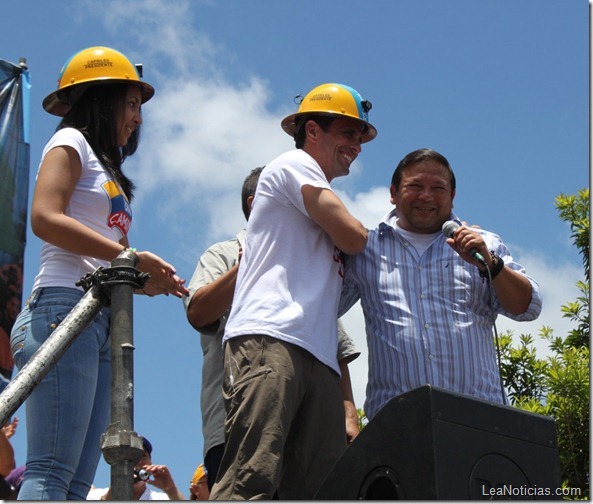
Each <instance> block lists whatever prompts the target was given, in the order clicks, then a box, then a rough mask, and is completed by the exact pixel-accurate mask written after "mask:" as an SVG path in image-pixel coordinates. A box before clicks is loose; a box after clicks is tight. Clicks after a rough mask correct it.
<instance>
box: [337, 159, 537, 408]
mask: <svg viewBox="0 0 593 504" xmlns="http://www.w3.org/2000/svg"><path fill="white" fill-rule="evenodd" d="M455 191H456V183H455V175H454V173H453V170H452V169H451V167H450V165H449V162H448V161H447V159H446V158H445V157H444V156H443V155H441V154H439V153H438V152H436V151H434V150H431V149H419V150H416V151H414V152H411V153H409V154H408V155H407V156H405V157H404V158H403V159H402V160H401V161H400V163H399V164H398V166H397V168H396V169H395V172H394V174H393V178H392V180H391V189H390V192H391V203H392V204H394V205H395V208H394V209H393V210H392V211H391V212H390V213H389V214H388V215H387V216H386V217H385V218H384V219H383V220H382V221H381V222H380V223H379V225H378V227H377V228H376V229H374V230H372V231H369V239H368V244H367V247H366V248H365V250H364V252H363V253H362V254H358V255H355V256H349V257H347V258H346V268H345V276H344V283H343V288H342V298H341V301H340V308H339V313H340V314H343V313H345V312H346V311H347V310H348V309H349V308H350V307H351V306H352V305H354V303H356V302H357V301H358V300H359V299H360V301H361V305H362V310H363V313H364V317H365V324H366V332H367V342H368V348H369V364H368V367H369V379H368V383H367V389H366V402H365V405H364V409H365V412H366V415H367V417H368V418H369V419H372V418H373V417H374V416H375V415H376V414H377V412H378V411H379V410H380V409H381V408H382V407H383V406H384V405H385V404H386V403H387V402H388V401H389V400H390V399H392V398H393V397H395V396H398V395H400V394H402V393H404V392H407V391H409V390H412V389H415V388H417V387H420V386H423V385H425V384H430V385H433V386H435V387H439V388H442V389H446V390H450V391H453V392H456V393H460V394H465V395H469V396H474V397H477V398H481V399H485V400H489V401H494V402H499V403H500V402H504V392H503V391H502V385H501V381H500V374H499V370H498V368H497V361H496V352H495V347H494V343H493V324H494V321H495V319H496V316H497V315H505V316H507V317H510V318H512V319H513V320H518V321H529V320H534V319H536V318H537V317H538V316H539V314H540V312H541V302H542V301H541V296H540V292H539V286H538V284H537V283H536V282H535V281H534V280H533V279H532V278H530V277H529V276H527V275H526V274H525V269H524V268H523V267H522V266H521V265H520V264H517V263H516V262H515V261H514V260H513V258H512V256H511V253H510V252H509V250H508V248H507V247H506V246H505V244H504V243H503V242H502V241H501V239H500V238H499V237H498V236H497V235H495V234H493V233H491V232H489V231H485V230H482V229H475V228H470V227H467V226H465V225H463V224H462V223H461V221H460V220H459V219H458V217H457V216H456V215H455V214H454V213H453V211H452V209H453V199H454V198H455ZM448 221H452V222H448ZM446 222H447V224H448V225H447V226H446V228H447V235H448V234H450V235H451V236H450V237H448V236H446V235H445V233H444V232H443V225H444V224H445V223H446ZM477 254H479V255H477Z"/></svg>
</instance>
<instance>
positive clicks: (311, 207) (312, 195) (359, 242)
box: [301, 185, 368, 254]
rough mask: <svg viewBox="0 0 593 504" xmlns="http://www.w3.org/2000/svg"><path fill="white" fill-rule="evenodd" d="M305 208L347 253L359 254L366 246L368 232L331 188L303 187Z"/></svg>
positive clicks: (336, 244)
mask: <svg viewBox="0 0 593 504" xmlns="http://www.w3.org/2000/svg"><path fill="white" fill-rule="evenodd" d="M301 192H302V195H303V201H304V203H305V208H306V209H307V212H308V213H309V216H310V217H311V219H313V220H314V221H315V222H316V223H317V224H318V225H319V227H321V229H323V230H324V231H325V232H326V233H327V234H328V235H329V236H330V238H331V239H332V241H333V243H334V245H335V246H336V247H338V248H339V249H340V250H341V251H342V252H345V253H346V254H359V253H360V252H362V251H363V250H364V248H365V246H366V243H367V238H368V232H367V229H366V228H365V227H364V226H363V224H362V223H361V222H360V221H359V220H358V219H356V218H355V217H354V216H353V215H352V214H351V213H350V212H349V211H348V210H347V209H346V207H345V206H344V203H342V200H340V198H338V196H337V195H336V194H335V193H334V192H333V191H331V190H329V189H325V188H320V187H314V186H310V185H305V186H303V187H302V189H301Z"/></svg>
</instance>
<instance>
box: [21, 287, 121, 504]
mask: <svg viewBox="0 0 593 504" xmlns="http://www.w3.org/2000/svg"><path fill="white" fill-rule="evenodd" d="M83 295H84V293H83V292H82V291H80V290H78V289H74V288H68V287H45V288H41V289H37V290H35V292H33V294H31V297H30V298H29V299H28V301H27V304H26V306H25V307H24V308H23V310H22V311H21V313H20V314H19V315H18V317H17V319H16V322H15V324H14V327H13V330H12V334H11V338H10V344H11V349H12V353H13V356H14V360H15V364H16V366H17V367H18V368H19V369H21V368H22V367H23V365H24V364H25V363H26V362H27V361H28V360H29V359H30V358H31V356H32V355H33V354H34V353H35V351H36V350H37V349H38V348H39V347H40V346H41V344H42V343H43V342H44V341H45V340H46V339H47V338H48V336H49V335H50V334H51V332H52V331H53V330H54V329H55V328H56V327H57V325H58V324H59V323H60V322H61V321H62V320H63V319H64V318H65V317H66V316H67V315H68V313H69V312H70V311H71V310H72V308H74V306H75V305H76V304H77V303H78V302H79V301H80V299H81V298H82V296H83ZM110 317H111V310H110V309H109V308H103V309H102V310H101V311H100V312H99V314H97V316H96V317H95V318H94V319H93V321H92V322H91V323H90V324H89V325H88V326H87V327H86V328H85V329H84V331H83V332H82V333H81V334H80V335H79V336H78V337H77V338H76V339H75V340H74V342H73V343H72V345H71V346H70V348H68V350H66V352H65V353H64V355H63V356H62V357H61V358H60V359H59V360H58V362H57V363H56V364H55V365H54V367H53V368H52V369H51V371H50V372H49V373H48V374H47V376H46V377H45V378H44V379H43V380H42V381H41V383H39V384H38V385H37V386H36V387H35V388H34V389H33V392H32V393H31V395H30V396H29V397H28V399H27V400H26V417H27V462H26V466H27V469H26V471H25V476H24V481H23V485H22V487H21V490H20V492H19V497H18V498H19V500H67V499H71V500H72V499H74V500H85V499H86V496H87V494H88V491H89V488H90V485H91V484H92V482H93V478H94V477H95V471H96V470H97V465H98V463H99V458H100V456H101V441H100V439H101V434H102V433H103V432H104V431H105V430H106V428H107V423H108V421H109V410H110V369H111V348H110V343H111V340H110V336H109V334H110V332H109V325H110Z"/></svg>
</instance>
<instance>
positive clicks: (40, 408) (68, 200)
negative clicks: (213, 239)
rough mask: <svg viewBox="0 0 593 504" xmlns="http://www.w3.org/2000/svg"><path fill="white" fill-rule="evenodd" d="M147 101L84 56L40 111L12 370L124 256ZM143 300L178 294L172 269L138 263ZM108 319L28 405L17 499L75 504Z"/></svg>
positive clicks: (105, 62)
mask: <svg viewBox="0 0 593 504" xmlns="http://www.w3.org/2000/svg"><path fill="white" fill-rule="evenodd" d="M153 94H154V89H153V87H152V86H150V85H149V84H147V83H145V82H143V81H141V80H140V75H139V73H138V70H137V68H136V67H135V66H134V65H133V64H132V63H131V62H130V61H129V60H128V58H126V56H124V55H123V54H122V53H120V52H118V51H116V50H114V49H111V48H108V47H91V48H88V49H84V50H82V51H80V52H77V53H76V54H74V55H73V56H72V57H71V58H70V59H68V61H67V62H66V63H65V65H64V66H63V67H62V70H61V72H60V75H59V78H58V86H57V89H56V91H54V92H52V93H50V94H49V95H48V96H47V97H46V98H45V100H43V107H44V108H45V110H47V111H48V112H49V113H51V114H54V115H57V116H60V117H62V120H61V122H60V123H59V125H58V127H57V130H56V132H55V134H54V135H53V136H52V137H51V139H50V140H49V142H48V143H47V145H46V146H45V149H44V150H43V154H42V159H41V164H40V167H39V171H38V174H37V182H36V186H35V192H34V195H33V203H32V207H31V227H32V230H33V232H34V233H35V234H36V235H37V236H38V237H39V238H40V239H41V240H42V241H43V244H42V248H41V259H40V268H39V273H38V274H37V276H36V278H35V280H34V284H33V289H32V294H31V296H30V297H29V299H28V301H27V303H26V306H25V308H24V309H23V310H22V311H21V313H20V314H19V316H18V317H17V320H16V322H15V324H14V329H13V331H12V335H11V348H12V351H13V355H14V359H15V362H16V364H17V366H18V367H19V368H21V369H22V367H23V365H24V364H25V363H26V362H27V361H28V360H29V359H30V358H31V356H32V355H33V354H34V353H35V351H36V350H37V349H38V348H39V347H40V346H41V344H42V343H43V342H44V341H45V340H46V339H47V338H48V336H49V335H50V334H51V332H52V331H53V329H54V328H55V327H56V326H57V325H58V324H59V323H60V321H61V320H62V319H63V318H64V317H65V316H66V315H67V314H68V313H69V312H70V311H71V309H72V308H73V307H74V306H75V305H76V304H77V303H78V302H79V301H80V299H81V298H82V296H83V294H84V292H83V290H82V289H81V288H80V287H77V286H75V284H76V282H78V281H79V280H80V279H81V278H82V277H84V276H85V275H86V274H87V273H92V272H94V271H95V270H96V269H97V268H99V267H109V266H110V261H111V260H112V259H114V258H115V257H117V256H118V255H119V254H120V253H121V252H122V251H123V250H125V249H126V248H129V243H128V238H127V234H128V231H129V229H130V226H131V223H132V211H131V207H130V202H131V201H132V196H133V190H134V184H133V182H132V181H131V180H130V179H129V178H128V177H127V176H126V175H125V174H124V173H123V172H122V163H123V162H124V160H125V158H126V157H127V156H130V155H132V154H134V152H135V151H136V149H137V147H138V141H139V137H140V125H141V124H142V114H141V104H143V103H145V102H147V101H148V100H149V99H150V98H151V97H152V96H153ZM137 255H138V258H139V263H138V265H137V268H138V269H140V270H141V271H144V272H147V273H149V274H150V275H151V279H150V281H149V282H148V283H147V284H146V286H145V288H144V289H145V292H146V293H147V294H149V295H155V294H173V295H175V296H177V297H181V296H182V295H183V294H187V290H186V289H185V287H183V283H184V282H185V281H184V280H182V279H180V278H179V277H178V276H177V275H176V274H175V268H174V267H173V266H171V265H170V264H168V263H167V262H166V261H164V260H163V259H161V258H160V257H158V256H157V255H155V254H153V253H151V252H146V251H144V252H137ZM109 335H110V311H109V308H103V309H102V310H101V311H100V312H99V314H98V315H97V316H96V317H95V318H94V319H93V321H92V322H91V323H90V324H89V325H88V326H87V327H86V328H85V329H84V330H83V331H82V332H81V333H80V335H79V336H78V337H77V338H76V339H75V340H74V342H73V343H72V345H71V346H70V347H69V348H68V350H67V351H66V352H65V354H64V355H63V356H62V357H61V358H60V359H59V361H58V362H57V363H56V364H55V365H54V367H53V368H52V369H51V370H50V372H49V373H48V374H47V376H46V377H45V378H44V379H43V380H42V381H41V383H39V385H37V386H36V387H35V389H34V390H33V392H32V393H31V395H30V396H29V398H28V399H27V409H26V414H27V444H28V447H27V461H26V467H27V468H26V471H25V475H24V481H23V485H22V487H21V490H20V493H19V499H21V500H66V499H75V500H85V499H86V496H87V494H88V491H89V488H90V486H91V483H92V481H93V478H94V475H95V471H96V468H97V464H98V462H99V458H100V455H101V451H100V436H101V434H102V433H103V432H104V431H105V429H106V427H107V423H108V421H109V410H110V399H109V395H110V388H109V387H110V337H109Z"/></svg>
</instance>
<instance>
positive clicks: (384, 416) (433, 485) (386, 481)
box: [315, 385, 560, 500]
mask: <svg viewBox="0 0 593 504" xmlns="http://www.w3.org/2000/svg"><path fill="white" fill-rule="evenodd" d="M559 487H560V463H559V457H558V449H557V443H556V427H555V423H554V421H553V420H552V419H551V418H548V417H544V416H541V415H537V414H534V413H529V412H525V411H522V410H519V409H517V408H514V407H511V406H502V405H500V404H496V403H492V402H488V401H483V400H480V399H475V398H472V397H468V396H464V395H460V394H454V393H451V392H448V391H445V390H441V389H438V388H436V387H431V386H429V385H425V386H423V387H419V388H417V389H415V390H412V391H410V392H407V393H405V394H402V395H400V396H398V397H395V398H394V399H392V400H391V401H389V402H388V403H387V404H386V405H385V407H384V408H383V409H382V410H381V411H379V413H378V414H377V415H375V418H373V419H372V420H371V421H370V422H369V423H368V424H367V425H366V427H365V428H364V429H363V430H362V432H361V433H360V435H359V436H358V437H357V438H356V439H355V440H354V442H353V443H352V444H351V445H350V446H349V447H348V448H347V449H346V451H345V452H344V455H343V456H342V457H341V458H340V459H339V460H338V462H337V463H336V464H335V466H334V467H333V469H332V471H331V472H330V473H329V475H328V477H327V478H326V480H325V482H324V483H323V485H322V486H321V488H320V489H319V491H318V492H317V495H316V496H315V498H316V499H319V500H333V499H339V500H360V499H362V500H397V499H447V500H453V499H463V500H468V499H486V500H491V499H558V496H556V495H555V493H554V491H555V490H556V489H557V488H559Z"/></svg>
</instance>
